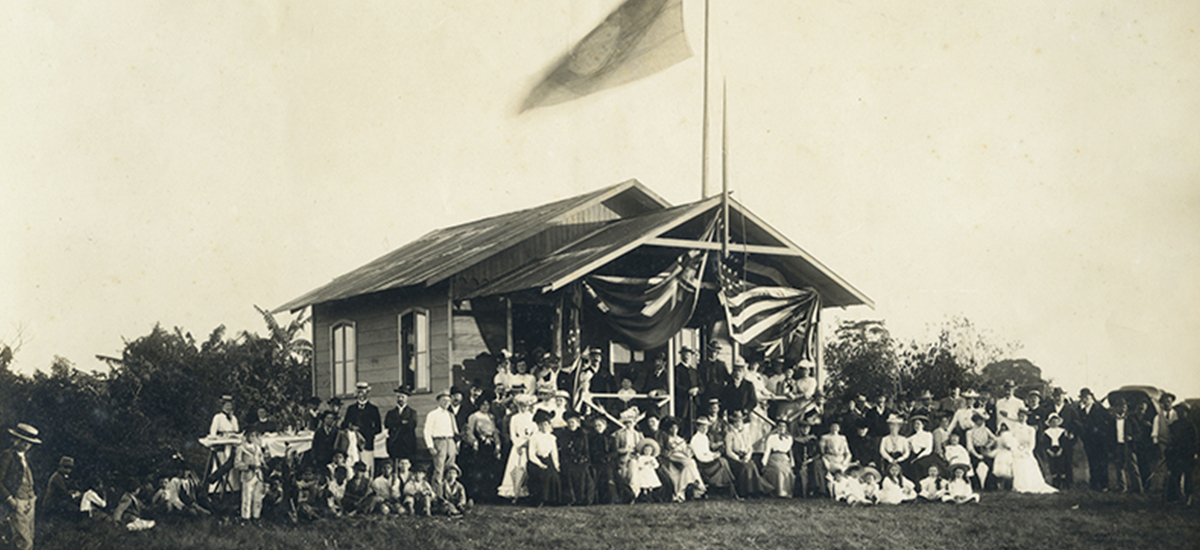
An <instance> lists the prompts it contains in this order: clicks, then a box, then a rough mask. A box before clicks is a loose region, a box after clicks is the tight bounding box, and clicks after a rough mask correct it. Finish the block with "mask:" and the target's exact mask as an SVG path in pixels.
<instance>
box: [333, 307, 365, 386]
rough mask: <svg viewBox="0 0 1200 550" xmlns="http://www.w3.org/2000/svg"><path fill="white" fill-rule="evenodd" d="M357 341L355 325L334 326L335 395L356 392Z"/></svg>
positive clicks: (342, 324)
mask: <svg viewBox="0 0 1200 550" xmlns="http://www.w3.org/2000/svg"><path fill="white" fill-rule="evenodd" d="M356 344H357V341H356V339H355V337H354V324H353V323H339V324H336V325H334V326H333V345H332V346H330V348H331V349H332V351H333V395H345V394H348V393H351V392H353V391H354V385H355V384H356V383H357V382H358V367H357V364H356V362H355V359H356V358H357V356H358V353H357V345H356Z"/></svg>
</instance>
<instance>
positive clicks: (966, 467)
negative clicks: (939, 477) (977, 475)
mask: <svg viewBox="0 0 1200 550" xmlns="http://www.w3.org/2000/svg"><path fill="white" fill-rule="evenodd" d="M958 470H962V471H964V472H967V473H971V465H970V464H967V463H966V462H955V463H954V464H951V465H950V473H951V474H953V473H954V472H957V471H958Z"/></svg>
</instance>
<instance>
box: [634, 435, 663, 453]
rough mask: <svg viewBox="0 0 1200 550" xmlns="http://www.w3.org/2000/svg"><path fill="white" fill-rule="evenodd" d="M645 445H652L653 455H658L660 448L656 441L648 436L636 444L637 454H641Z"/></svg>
mask: <svg viewBox="0 0 1200 550" xmlns="http://www.w3.org/2000/svg"><path fill="white" fill-rule="evenodd" d="M646 447H652V448H653V449H654V454H655V455H658V453H659V451H661V448H660V447H659V446H658V442H657V441H655V440H653V439H650V438H646V439H643V440H642V441H641V443H638V444H637V447H636V448H635V450H636V451H637V454H642V449H645V448H646Z"/></svg>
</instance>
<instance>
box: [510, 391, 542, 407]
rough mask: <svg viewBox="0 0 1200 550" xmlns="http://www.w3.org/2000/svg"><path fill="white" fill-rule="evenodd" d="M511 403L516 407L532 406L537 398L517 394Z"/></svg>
mask: <svg viewBox="0 0 1200 550" xmlns="http://www.w3.org/2000/svg"><path fill="white" fill-rule="evenodd" d="M513 402H514V403H516V404H518V405H532V404H534V403H537V398H536V397H534V396H532V395H529V394H527V393H522V394H517V396H516V397H514V398H513Z"/></svg>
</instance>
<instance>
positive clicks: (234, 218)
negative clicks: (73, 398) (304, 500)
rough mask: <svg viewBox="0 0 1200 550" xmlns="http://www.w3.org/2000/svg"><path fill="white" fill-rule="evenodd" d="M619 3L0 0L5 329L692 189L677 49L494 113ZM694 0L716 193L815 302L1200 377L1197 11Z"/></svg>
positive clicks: (1080, 380)
mask: <svg viewBox="0 0 1200 550" xmlns="http://www.w3.org/2000/svg"><path fill="white" fill-rule="evenodd" d="M618 4H619V0H539V1H536V2H520V1H515V0H503V1H501V0H476V1H470V0H467V1H458V2H444V1H433V0H410V1H404V2H397V1H394V0H387V1H362V2H349V3H347V2H334V1H319V0H314V1H306V2H283V1H258V2H251V1H249V0H242V1H220V0H217V1H213V0H205V1H193V2H188V1H179V0H169V1H158V2H150V1H146V2H123V1H109V2H91V3H79V2H63V1H47V0H11V1H9V2H4V3H2V4H0V51H3V52H4V55H2V56H0V265H2V268H0V339H5V340H8V339H11V338H13V337H14V334H15V331H16V327H18V326H24V327H25V333H26V337H27V338H28V342H27V343H26V344H25V346H24V347H23V349H22V350H21V352H20V354H19V355H18V357H17V362H18V368H19V369H20V370H21V371H23V372H27V373H28V372H32V371H33V370H34V369H37V368H40V369H47V368H48V366H49V364H50V361H51V358H52V357H53V356H54V355H55V354H58V355H62V356H65V357H67V358H68V359H70V360H72V361H74V362H75V363H76V364H77V365H78V366H80V367H81V368H88V369H90V368H101V365H100V364H99V363H98V362H97V361H96V360H95V359H94V355H96V354H98V353H100V354H116V353H119V351H120V349H121V348H122V345H123V343H122V339H123V338H129V339H132V338H136V337H138V336H141V335H144V334H146V333H148V332H149V331H150V329H151V327H152V326H153V325H154V323H155V322H161V323H162V324H163V325H164V326H166V327H174V326H180V327H182V328H184V329H185V330H187V331H190V332H191V333H192V334H194V335H195V336H196V338H197V339H203V338H204V337H206V336H207V334H208V333H209V332H210V331H211V330H212V329H213V328H215V327H216V326H217V325H220V324H225V325H227V327H228V328H229V330H231V331H237V330H243V329H250V330H254V331H259V332H261V331H262V330H263V324H262V322H261V320H260V319H259V317H258V315H257V313H256V312H255V311H254V309H253V307H252V306H253V305H254V304H258V305H260V306H264V307H268V308H273V307H275V306H278V305H280V304H282V303H284V302H286V301H287V300H289V299H291V298H294V297H296V296H298V295H300V294H302V293H304V292H306V291H308V290H310V289H312V288H315V287H317V286H319V285H321V284H324V283H325V282H327V281H328V280H330V279H331V278H333V277H335V276H337V275H339V274H342V273H344V272H347V271H349V270H351V269H353V268H355V267H357V266H359V265H361V264H363V263H365V262H367V261H369V260H371V259H373V258H375V257H377V256H379V255H382V254H384V253H386V252H388V251H390V250H392V249H395V248H397V247H399V246H401V245H403V244H404V243H406V242H409V241H411V240H413V239H415V238H416V237H418V236H420V235H422V234H424V233H426V232H428V231H430V230H432V229H435V228H438V227H443V226H447V225H451V224H456V223H460V222H465V221H470V220H472V219H476V218H479V217H482V216H487V215H492V214H498V213H503V212H507V211H511V210H515V209H518V208H523V207H527V206H532V205H536V204H542V203H545V202H549V201H552V200H556V199H559V198H562V197H565V196H569V195H574V194H578V193H583V192H586V191H590V190H594V189H597V188H600V187H603V186H607V185H611V184H613V183H617V182H620V181H623V180H625V179H628V178H637V179H638V180H640V181H641V182H642V183H644V184H646V185H648V186H649V187H650V188H651V189H653V190H655V191H656V192H658V193H659V194H660V195H662V196H664V197H665V198H667V199H668V200H670V201H672V202H675V203H681V202H686V201H691V200H695V199H697V198H699V195H700V183H699V179H700V178H699V173H700V160H699V155H700V137H699V136H700V120H701V113H702V109H701V90H702V84H701V82H702V79H701V72H702V71H701V69H702V64H701V61H700V59H701V58H700V56H699V55H697V56H695V57H693V58H691V59H689V60H687V61H684V62H683V63H680V64H678V65H676V66H674V67H671V68H669V69H667V70H666V71H664V72H661V73H658V74H656V75H653V76H651V77H649V78H646V79H644V80H641V81H638V82H635V83H632V84H629V85H626V86H623V87H620V88H616V89H612V90H608V91H605V92H601V93H599V94H597V95H594V96H590V97H587V98H584V99H582V100H579V101H575V102H572V103H567V104H562V105H558V106H553V107H548V108H543V109H538V110H535V111H532V112H529V113H526V114H524V115H521V116H517V115H516V110H517V108H518V106H519V105H520V102H521V100H522V99H523V95H524V93H526V92H527V90H528V89H529V87H530V86H532V85H533V84H534V82H535V81H536V78H537V76H538V75H539V74H540V73H541V72H542V71H543V70H545V69H546V68H547V66H548V65H549V64H550V63H551V62H552V61H553V60H554V59H555V58H557V57H558V56H559V55H561V54H562V53H563V52H564V51H565V50H567V49H568V48H569V47H570V45H571V44H572V43H574V41H576V40H578V39H579V38H580V37H582V36H583V35H584V34H586V33H587V32H588V31H589V30H590V29H591V28H592V27H593V26H594V25H595V24H597V23H598V22H599V21H600V20H601V19H603V17H604V16H605V15H606V14H607V13H608V12H609V11H611V10H612V9H613V8H615V7H616V6H617V5H618ZM712 4H713V5H712V10H713V11H712V17H713V20H712V21H713V22H712V26H713V41H714V43H716V44H717V45H718V46H719V47H718V48H717V49H715V50H714V52H713V66H714V72H715V73H716V74H723V75H725V77H726V78H727V79H728V86H729V119H730V163H729V172H730V178H731V187H732V188H733V190H734V192H735V196H736V197H737V198H738V199H739V200H740V201H742V202H743V203H744V204H746V205H747V206H748V207H749V208H751V209H752V210H754V211H755V212H756V213H758V214H759V215H760V216H762V217H763V218H764V219H766V220H768V221H769V222H770V223H772V224H773V225H774V226H775V227H776V228H778V229H779V230H781V231H782V232H783V233H785V234H787V235H789V236H790V237H791V238H792V239H793V240H794V241H795V242H797V243H798V244H799V245H800V246H801V247H803V248H805V249H806V250H808V251H809V252H812V253H813V254H815V255H816V256H817V257H818V258H819V259H821V260H822V261H823V262H824V263H825V264H826V265H827V266H829V267H830V268H832V269H833V270H834V271H836V272H837V273H839V274H840V275H842V276H843V277H845V278H846V279H847V280H849V281H850V282H851V283H852V284H854V285H855V286H857V287H858V288H859V289H861V290H862V291H864V292H865V293H867V295H869V296H870V297H871V298H873V299H874V300H875V301H876V303H877V304H878V307H877V309H875V310H874V311H872V310H869V309H866V308H861V307H860V308H852V309H849V310H846V311H837V310H832V311H827V314H826V319H827V321H828V322H829V323H832V322H833V320H834V319H836V318H883V319H885V320H886V321H887V323H888V325H889V326H890V327H891V328H892V329H893V332H894V333H895V334H897V335H899V336H901V337H902V338H908V337H919V336H922V335H923V334H924V331H925V327H926V326H927V325H928V324H930V323H940V322H941V321H943V320H944V319H946V318H947V317H949V316H951V315H963V316H966V317H968V318H969V319H971V320H972V321H974V322H975V324H976V325H978V326H979V327H981V328H983V329H986V330H990V331H991V332H993V333H994V334H995V335H996V337H997V339H999V340H1015V341H1019V342H1021V343H1022V344H1023V346H1024V347H1023V350H1022V352H1021V355H1022V356H1024V357H1027V358H1029V359H1030V360H1032V361H1034V363H1036V364H1038V365H1039V366H1041V367H1042V368H1043V369H1044V371H1045V373H1046V374H1047V375H1048V376H1050V377H1052V378H1054V379H1055V380H1056V381H1058V382H1059V383H1061V384H1062V385H1063V386H1064V387H1066V388H1067V389H1068V390H1069V391H1075V390H1077V389H1078V388H1079V387H1080V386H1083V385H1088V386H1091V387H1092V388H1093V389H1095V390H1097V391H1107V390H1109V389H1113V388H1115V387H1117V386H1119V385H1122V384H1133V383H1146V384H1154V385H1159V386H1164V387H1167V388H1168V389H1171V390H1173V391H1175V392H1176V393H1178V394H1180V395H1184V396H1200V368H1198V367H1200V337H1197V336H1196V334H1197V333H1198V332H1200V38H1198V36H1197V34H1196V30H1197V28H1200V3H1197V2H1181V1H1178V0H1172V1H1158V2H1138V1H1127V0H1122V1H1119V2H1118V1H1063V2H1052V3H1049V4H1047V3H1046V2H1034V1H1027V0H1018V1H1012V2H1003V3H995V2H992V3H962V2H950V1H945V0H942V1H937V0H934V1H902V2H867V1H862V0H847V1H840V2H828V1H826V2H821V1H811V0H810V1H786V2H785V1H780V0H769V1H762V2H759V1H755V2H734V1H732V0H712ZM702 9H703V2H702V1H701V0H684V13H685V20H686V25H687V29H688V37H689V39H690V40H691V42H692V45H693V50H694V51H696V52H697V53H698V52H700V49H701V42H702V31H701V29H702V28H703V25H702Z"/></svg>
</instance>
